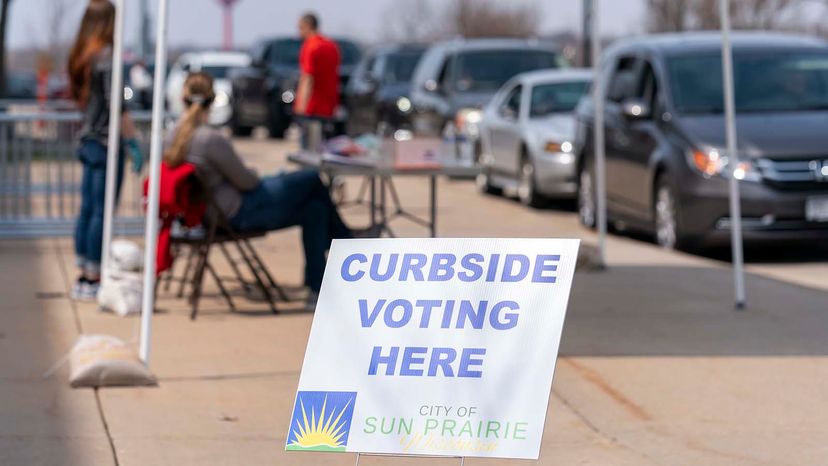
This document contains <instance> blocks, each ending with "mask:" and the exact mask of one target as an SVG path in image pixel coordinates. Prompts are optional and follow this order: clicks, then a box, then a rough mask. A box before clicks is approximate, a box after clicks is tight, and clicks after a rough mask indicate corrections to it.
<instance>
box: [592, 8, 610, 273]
mask: <svg viewBox="0 0 828 466" xmlns="http://www.w3.org/2000/svg"><path fill="white" fill-rule="evenodd" d="M599 1H600V0H592V1H591V3H592V38H591V40H592V47H591V48H592V69H593V78H592V79H593V81H592V102H593V104H592V105H593V112H594V115H593V116H594V118H595V120H594V124H593V136H594V141H593V142H594V147H595V180H594V183H595V210H596V212H595V213H596V222H597V227H598V255H599V257H600V261H601V262H600V263H601V264H606V242H607V190H606V186H607V178H606V152H605V151H606V148H605V146H604V82H603V79H601V78H602V76H601V33H600V29H601V28H600V23H599V21H598V17H599V14H598V13H599V8H598V2H599Z"/></svg>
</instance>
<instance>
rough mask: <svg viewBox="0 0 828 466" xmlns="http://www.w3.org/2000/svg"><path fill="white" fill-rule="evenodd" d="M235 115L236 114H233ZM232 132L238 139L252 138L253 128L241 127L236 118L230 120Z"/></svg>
mask: <svg viewBox="0 0 828 466" xmlns="http://www.w3.org/2000/svg"><path fill="white" fill-rule="evenodd" d="M233 113H235V112H233ZM230 130H231V131H232V132H233V136H236V137H245V138H246V137H250V135H251V134H253V127H252V126H246V125H240V124H238V123H237V122H236V119H235V118H231V120H230Z"/></svg>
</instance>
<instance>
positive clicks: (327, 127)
mask: <svg viewBox="0 0 828 466" xmlns="http://www.w3.org/2000/svg"><path fill="white" fill-rule="evenodd" d="M293 121H295V122H296V124H297V125H298V126H299V147H300V148H302V149H303V150H308V149H309V147H308V145H309V141H308V138H309V136H308V131H309V126H310V124H311V123H312V122H318V123H319V124H320V125H321V128H322V134H321V135H320V136H321V137H322V142H324V141H326V140H328V139H330V138H332V137H334V136H336V125H335V124H334V120H333V118H327V117H318V116H310V115H295V116H294V117H293Z"/></svg>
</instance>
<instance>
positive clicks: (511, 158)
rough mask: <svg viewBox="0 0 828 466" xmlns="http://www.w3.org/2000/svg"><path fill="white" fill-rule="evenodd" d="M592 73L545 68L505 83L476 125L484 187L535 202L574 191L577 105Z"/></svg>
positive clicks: (489, 191) (575, 191)
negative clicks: (574, 143) (574, 146)
mask: <svg viewBox="0 0 828 466" xmlns="http://www.w3.org/2000/svg"><path fill="white" fill-rule="evenodd" d="M591 78H592V73H591V72H590V71H587V70H544V71H533V72H529V73H524V74H520V75H517V76H515V77H514V78H512V79H511V80H510V81H509V82H507V83H506V84H504V85H503V87H502V88H501V89H500V90H499V91H498V93H497V94H496V95H495V96H494V97H493V98H492V100H491V102H490V103H489V105H487V106H486V108H485V109H484V110H483V114H482V115H481V118H480V122H479V123H478V128H477V130H478V131H479V134H480V137H481V145H480V146H479V150H480V153H479V154H478V157H479V159H478V160H479V162H480V164H481V166H482V169H483V170H482V174H481V175H480V177H479V178H478V186H479V187H480V189H481V190H482V191H484V192H487V193H497V192H501V191H509V192H511V193H515V194H517V196H518V197H519V198H520V200H521V202H523V203H524V204H526V205H530V206H537V205H539V204H540V203H541V202H542V201H543V199H544V198H549V197H555V198H573V197H575V194H576V193H577V182H576V179H575V176H576V163H575V162H576V161H575V154H574V153H573V151H572V150H573V146H572V142H573V140H574V138H575V115H574V110H575V107H576V106H577V105H578V101H579V100H580V99H581V97H582V96H583V95H584V94H585V93H586V92H587V89H588V88H589V83H590V80H591Z"/></svg>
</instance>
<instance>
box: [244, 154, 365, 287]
mask: <svg viewBox="0 0 828 466" xmlns="http://www.w3.org/2000/svg"><path fill="white" fill-rule="evenodd" d="M230 224H231V225H232V226H233V228H234V229H236V230H237V231H240V232H243V231H272V230H280V229H282V228H288V227H292V226H297V225H299V226H301V227H302V246H303V247H304V250H305V286H307V287H309V288H310V289H312V290H313V291H317V292H318V291H319V288H321V286H322V275H323V274H324V273H325V252H326V251H328V249H330V247H331V241H332V240H333V239H335V238H337V239H338V238H350V237H352V235H351V230H350V229H348V227H347V226H345V223H344V222H343V221H342V218H341V217H340V216H339V213H338V212H337V210H336V206H335V205H334V204H333V201H331V196H330V194H329V193H328V188H327V187H326V186H325V185H324V183H322V180H320V179H319V173H318V172H316V171H315V170H304V171H298V172H293V173H285V174H279V175H274V176H269V177H266V178H263V179H262V182H261V183H259V186H257V187H256V188H255V189H253V190H252V191H248V192H246V193H244V196H243V197H242V205H241V208H240V209H239V211H238V212H237V213H236V215H235V216H233V218H232V219H230Z"/></svg>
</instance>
